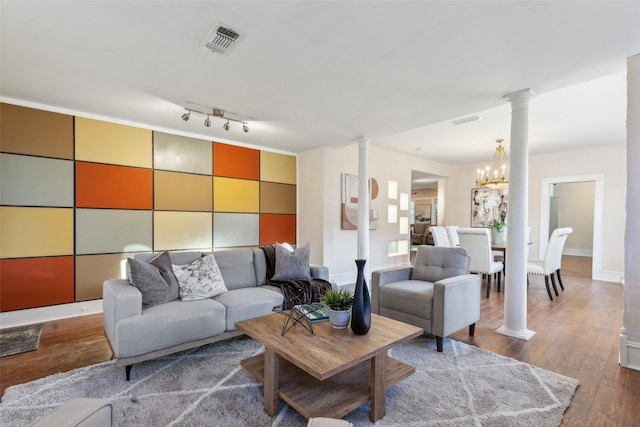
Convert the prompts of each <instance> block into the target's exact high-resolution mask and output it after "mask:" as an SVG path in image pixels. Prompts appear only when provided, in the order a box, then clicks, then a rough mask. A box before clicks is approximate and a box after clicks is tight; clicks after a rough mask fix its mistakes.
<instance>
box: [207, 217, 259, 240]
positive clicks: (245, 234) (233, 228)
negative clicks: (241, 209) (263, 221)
mask: <svg viewBox="0 0 640 427" xmlns="http://www.w3.org/2000/svg"><path fill="white" fill-rule="evenodd" d="M259 242H260V215H259V214H240V213H215V214H213V247H214V248H232V247H237V246H258V245H259Z"/></svg>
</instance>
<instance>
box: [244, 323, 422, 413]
mask: <svg viewBox="0 0 640 427" xmlns="http://www.w3.org/2000/svg"><path fill="white" fill-rule="evenodd" d="M283 321H284V317H283V316H282V315H281V314H277V313H274V314H270V315H267V316H262V317H257V318H254V319H248V320H243V321H240V322H236V327H237V328H238V329H240V330H241V331H243V332H244V333H246V334H247V335H248V336H250V337H252V338H253V339H255V340H257V341H259V342H260V343H262V344H263V345H264V346H265V353H264V354H261V355H258V356H254V357H252V358H249V359H246V360H244V361H243V362H242V366H243V367H244V368H245V369H247V370H248V371H249V372H250V373H251V374H252V375H253V376H255V377H256V378H257V379H258V380H259V381H262V382H263V384H264V406H265V411H267V413H269V414H270V415H272V416H274V415H276V414H277V406H278V405H277V399H278V397H280V398H282V399H283V400H285V401H286V402H287V403H289V404H290V405H291V406H292V407H293V408H294V409H296V410H297V411H298V412H300V413H301V414H302V415H303V416H305V417H307V418H310V417H317V416H324V417H336V418H340V417H342V416H344V415H346V414H348V413H349V412H351V411H353V410H354V409H356V408H357V407H358V406H360V405H362V404H363V403H366V402H367V401H369V400H370V401H371V412H370V418H371V420H372V421H377V420H378V419H380V418H382V417H383V416H384V413H385V398H386V397H385V392H386V389H388V388H389V387H391V386H392V385H394V384H396V383H397V382H399V381H401V380H402V379H404V378H406V377H407V376H409V375H411V374H412V373H413V372H414V371H415V369H414V368H413V367H412V366H409V365H407V364H405V363H403V362H400V361H397V360H395V359H392V358H390V357H388V356H387V350H388V349H389V348H391V347H393V346H395V345H398V344H399V343H401V342H403V341H407V340H409V339H411V338H415V337H417V336H420V335H421V334H422V333H423V331H422V329H421V328H418V327H415V326H412V325H408V324H406V323H402V322H399V321H396V320H393V319H389V318H386V317H382V316H378V315H376V314H372V315H371V328H370V329H369V332H368V333H367V334H365V335H355V334H354V333H353V332H352V331H351V329H350V328H347V329H342V330H339V329H334V328H332V327H331V325H330V323H329V322H328V321H324V322H316V323H314V324H313V331H314V333H313V334H311V333H310V332H309V331H307V330H306V329H304V328H302V327H295V328H292V329H290V330H289V331H288V332H287V333H286V334H285V335H284V336H283V335H282V323H283ZM280 358H282V359H284V360H280ZM365 362H369V363H365ZM338 373H342V374H341V375H339V376H336V374H338Z"/></svg>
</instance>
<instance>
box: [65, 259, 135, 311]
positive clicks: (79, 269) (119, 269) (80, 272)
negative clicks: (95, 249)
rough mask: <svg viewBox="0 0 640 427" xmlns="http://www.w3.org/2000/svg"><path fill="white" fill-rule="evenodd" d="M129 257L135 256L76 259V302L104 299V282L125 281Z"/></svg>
mask: <svg viewBox="0 0 640 427" xmlns="http://www.w3.org/2000/svg"><path fill="white" fill-rule="evenodd" d="M128 257H133V254H131V253H127V254H108V255H83V256H77V257H76V301H87V300H92V299H100V298H102V282H104V281H105V280H107V279H118V278H122V279H124V278H125V277H126V276H125V275H124V274H125V271H124V269H125V268H126V267H125V264H126V262H127V258H128Z"/></svg>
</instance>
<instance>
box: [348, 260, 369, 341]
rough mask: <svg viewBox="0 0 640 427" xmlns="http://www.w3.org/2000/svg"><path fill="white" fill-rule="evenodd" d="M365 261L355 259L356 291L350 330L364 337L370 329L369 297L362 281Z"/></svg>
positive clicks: (365, 285) (363, 280)
mask: <svg viewBox="0 0 640 427" xmlns="http://www.w3.org/2000/svg"><path fill="white" fill-rule="evenodd" d="M366 262H367V260H366V259H357V260H356V266H357V267H358V277H357V278H356V290H355V292H354V294H353V308H352V309H351V330H352V331H353V333H354V334H356V335H364V334H366V333H367V332H369V328H370V327H371V297H370V296H369V289H368V288H367V281H366V280H365V279H364V264H365V263H366Z"/></svg>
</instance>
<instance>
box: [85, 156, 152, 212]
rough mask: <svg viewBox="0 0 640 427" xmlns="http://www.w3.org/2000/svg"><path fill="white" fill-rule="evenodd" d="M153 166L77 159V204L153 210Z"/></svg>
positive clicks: (89, 206) (92, 206)
mask: <svg viewBox="0 0 640 427" xmlns="http://www.w3.org/2000/svg"><path fill="white" fill-rule="evenodd" d="M152 206H153V175H152V171H151V169H143V168H132V167H128V166H112V165H102V164H96V163H85V162H76V207H79V208H115V209H152Z"/></svg>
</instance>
